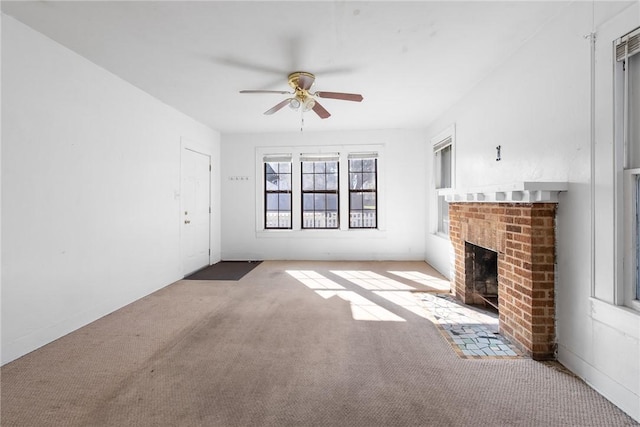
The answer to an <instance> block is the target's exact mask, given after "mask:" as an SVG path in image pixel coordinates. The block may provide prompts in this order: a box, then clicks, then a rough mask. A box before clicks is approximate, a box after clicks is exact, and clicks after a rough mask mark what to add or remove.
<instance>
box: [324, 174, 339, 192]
mask: <svg viewBox="0 0 640 427" xmlns="http://www.w3.org/2000/svg"><path fill="white" fill-rule="evenodd" d="M337 189H338V174H331V175H327V190H329V191H336V190H337Z"/></svg>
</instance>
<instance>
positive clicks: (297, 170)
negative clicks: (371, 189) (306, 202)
mask: <svg viewBox="0 0 640 427" xmlns="http://www.w3.org/2000/svg"><path fill="white" fill-rule="evenodd" d="M370 152H376V153H378V157H377V159H378V162H377V168H378V180H377V185H378V188H377V198H378V209H377V215H378V218H377V222H378V228H349V200H348V198H349V168H348V159H349V155H350V154H359V153H370ZM384 152H385V145H384V144H366V145H333V146H279V147H256V151H255V167H256V169H255V171H256V174H255V176H256V177H259V179H258V180H256V186H255V193H256V195H255V207H256V209H255V224H256V228H255V231H256V236H257V237H265V238H292V237H296V236H298V235H300V236H305V237H318V238H325V237H330V238H341V237H347V236H351V237H353V234H352V233H359V234H363V235H366V236H367V237H379V238H384V237H385V236H386V208H385V200H386V197H385V196H386V191H385V189H386V186H385V173H384V167H385V154H384ZM335 154H338V158H339V162H340V168H339V174H340V175H339V197H340V199H339V204H340V207H339V210H340V227H339V228H338V229H309V228H305V229H303V228H302V218H301V213H300V208H301V203H302V191H301V190H302V188H301V182H300V177H301V173H302V171H301V165H300V164H301V160H302V157H308V156H313V155H317V156H319V157H321V156H327V155H335ZM274 155H286V156H289V155H290V156H291V163H292V164H291V172H292V182H291V192H292V194H291V208H292V209H291V217H292V218H291V219H292V224H291V229H288V230H286V229H285V230H283V229H265V227H264V225H265V224H264V179H265V178H264V170H263V167H264V166H263V165H264V160H263V159H264V158H265V157H270V156H274Z"/></svg>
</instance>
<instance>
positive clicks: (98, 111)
mask: <svg viewBox="0 0 640 427" xmlns="http://www.w3.org/2000/svg"><path fill="white" fill-rule="evenodd" d="M2 122H3V127H2V363H6V362H9V361H11V360H13V359H15V358H17V357H19V356H21V355H23V354H25V353H27V352H29V351H31V350H34V349H36V348H38V347H40V346H42V345H44V344H46V343H48V342H50V341H52V340H54V339H56V338H58V337H60V336H62V335H65V334H67V333H68V332H71V331H73V330H75V329H77V328H79V327H81V326H83V325H85V324H87V323H89V322H91V321H93V320H95V319H97V318H99V317H101V316H103V315H105V314H107V313H109V312H111V311H113V310H116V309H118V308H119V307H122V306H123V305H125V304H128V303H130V302H132V301H134V300H136V299H138V298H140V297H142V296H144V295H147V294H149V293H151V292H153V291H155V290H157V289H159V288H161V287H163V286H166V285H168V284H170V283H171V282H173V281H175V280H177V279H180V278H181V277H182V271H181V260H180V216H179V196H180V194H179V191H180V141H181V138H186V139H189V140H193V141H199V142H200V144H201V145H205V146H207V147H208V148H209V150H210V152H211V154H212V155H213V156H212V157H213V160H214V165H213V167H214V170H216V169H217V170H218V171H219V157H220V156H219V149H220V147H219V138H220V137H219V134H218V133H217V132H215V131H213V130H211V129H209V128H207V127H205V126H204V125H201V124H199V123H197V122H195V121H194V120H192V119H190V118H188V117H186V116H185V115H183V114H181V113H179V112H177V111H175V110H174V109H172V108H170V107H168V106H166V105H165V104H162V103H161V102H159V101H158V100H156V99H155V98H152V97H151V96H149V95H148V94H146V93H144V92H142V91H140V90H139V89H137V88H135V87H133V86H131V85H130V84H128V83H126V82H124V81H122V80H121V79H119V78H118V77H116V76H114V75H112V74H110V73H108V72H106V71H105V70H103V69H101V68H99V67H98V66H96V65H94V64H93V63H90V62H88V61H87V60H86V59H84V58H82V57H80V56H78V55H76V54H75V53H73V52H71V51H69V50H68V49H66V48H64V47H62V46H60V45H58V44H57V43H55V42H53V41H51V40H50V39H47V38H45V37H44V36H42V35H41V34H39V33H36V32H34V31H33V30H31V29H30V28H28V27H26V26H24V25H23V24H21V23H19V22H17V21H16V20H14V19H13V18H10V17H7V16H4V15H3V16H2ZM213 188H214V191H215V189H216V188H218V189H219V179H216V180H214V183H213ZM219 194H220V193H219V191H218V192H217V193H214V194H213V195H212V197H213V200H214V203H213V205H214V207H216V206H219V205H220V203H219V200H220V199H219ZM213 218H214V219H213V226H212V228H213V230H214V231H213V233H212V241H213V242H214V244H213V249H214V254H213V256H212V258H213V260H214V261H215V260H216V258H217V259H219V256H220V253H219V251H220V244H219V242H220V238H219V224H220V214H219V211H214V215H213Z"/></svg>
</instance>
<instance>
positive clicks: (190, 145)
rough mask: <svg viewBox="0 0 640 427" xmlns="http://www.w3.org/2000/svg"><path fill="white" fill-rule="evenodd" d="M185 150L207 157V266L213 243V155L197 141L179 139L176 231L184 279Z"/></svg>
mask: <svg viewBox="0 0 640 427" xmlns="http://www.w3.org/2000/svg"><path fill="white" fill-rule="evenodd" d="M185 150H189V151H193V152H195V153H198V154H202V155H203V156H207V157H209V255H208V261H207V262H208V264H209V265H211V259H212V250H211V242H212V241H213V236H212V232H213V207H212V206H211V204H212V201H213V197H212V191H213V179H212V176H213V153H212V152H211V149H210V148H209V147H207V145H205V144H204V143H201V142H198V141H194V140H192V139H188V138H185V137H180V156H179V158H180V182H179V187H178V188H179V190H178V192H177V193H178V230H179V236H180V274H182V275H183V277H186V276H187V275H188V274H190V273H189V272H185V270H184V269H185V264H184V257H183V253H184V250H183V245H184V236H183V227H182V215H181V214H182V190H183V189H182V182H183V178H184V171H183V162H182V160H183V154H184V152H185Z"/></svg>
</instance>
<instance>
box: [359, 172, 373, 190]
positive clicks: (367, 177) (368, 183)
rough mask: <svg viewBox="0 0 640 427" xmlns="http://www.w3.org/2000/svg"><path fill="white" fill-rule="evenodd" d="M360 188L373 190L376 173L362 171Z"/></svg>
mask: <svg viewBox="0 0 640 427" xmlns="http://www.w3.org/2000/svg"><path fill="white" fill-rule="evenodd" d="M362 188H364V189H367V190H373V189H375V188H376V174H375V173H363V174H362Z"/></svg>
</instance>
